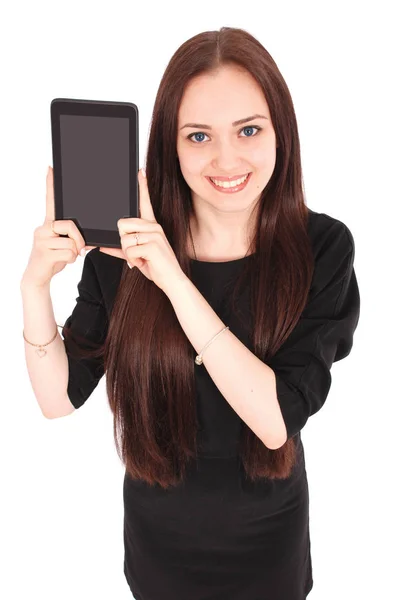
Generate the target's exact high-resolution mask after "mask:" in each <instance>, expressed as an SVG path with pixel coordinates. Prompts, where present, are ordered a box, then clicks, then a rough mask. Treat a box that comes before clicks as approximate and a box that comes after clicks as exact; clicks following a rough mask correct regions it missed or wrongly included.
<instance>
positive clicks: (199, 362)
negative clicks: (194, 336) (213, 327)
mask: <svg viewBox="0 0 401 600" xmlns="http://www.w3.org/2000/svg"><path fill="white" fill-rule="evenodd" d="M226 329H230V328H229V327H228V326H227V327H224V329H222V330H221V331H219V333H216V335H215V336H214V337H212V339H211V340H210V342H208V343H207V344H206V346H205V347H204V348H203V350H201V352H200V354H198V356H197V357H196V358H195V363H196V364H197V365H201V364H202V363H203V353H204V352H205V350H206V348H207V347H208V346H210V344H211V343H212V342H213V341H214V340H215V339H216V338H217V337H218V336H219V335H220V334H221V333H223V331H225V330H226Z"/></svg>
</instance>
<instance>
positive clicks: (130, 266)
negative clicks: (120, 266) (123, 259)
mask: <svg viewBox="0 0 401 600" xmlns="http://www.w3.org/2000/svg"><path fill="white" fill-rule="evenodd" d="M127 265H128V266H129V268H130V269H132V265H130V264H129V262H128V260H127Z"/></svg>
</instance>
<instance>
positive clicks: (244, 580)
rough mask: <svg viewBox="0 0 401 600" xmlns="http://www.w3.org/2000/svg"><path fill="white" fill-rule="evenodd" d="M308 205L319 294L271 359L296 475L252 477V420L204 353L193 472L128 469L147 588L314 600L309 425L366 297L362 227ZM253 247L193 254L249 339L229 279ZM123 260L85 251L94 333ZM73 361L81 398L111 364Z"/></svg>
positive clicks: (137, 588) (169, 599)
mask: <svg viewBox="0 0 401 600" xmlns="http://www.w3.org/2000/svg"><path fill="white" fill-rule="evenodd" d="M308 210H309V235H310V238H311V241H312V247H313V252H314V257H315V271H314V276H313V281H312V285H311V289H310V294H309V299H308V304H307V306H306V307H305V310H304V312H303V314H302V316H301V319H300V320H299V322H298V324H297V326H296V328H295V329H294V330H293V332H292V333H291V335H290V337H289V338H288V339H287V340H286V342H285V343H284V344H283V345H282V347H281V348H280V350H279V351H278V352H277V353H276V354H275V356H274V357H273V359H272V360H271V361H270V362H269V363H268V364H269V366H270V367H271V368H272V369H273V370H274V372H275V375H276V388H277V397H278V401H279V404H280V407H281V411H282V414H283V418H284V421H285V424H286V427H287V433H288V437H294V440H295V442H296V447H297V450H298V452H297V457H298V460H297V465H296V468H295V469H294V471H293V473H292V475H291V476H290V478H288V479H287V480H264V481H263V482H262V483H259V482H258V483H251V482H250V481H249V480H248V479H246V478H245V473H244V469H243V467H242V463H241V462H240V461H239V459H238V455H237V444H238V440H239V434H240V431H241V427H242V424H243V421H242V420H241V419H240V417H239V416H238V415H237V413H236V412H235V411H234V410H233V409H232V407H231V406H230V404H229V403H228V402H227V401H226V400H225V399H224V397H223V396H222V395H221V393H220V392H219V390H218V389H217V387H216V386H215V384H214V382H213V380H212V379H211V378H210V376H209V375H208V372H207V370H206V368H205V366H204V365H201V366H196V365H195V364H194V369H195V374H196V385H197V410H198V418H199V423H200V432H199V433H200V446H199V447H200V451H199V460H198V462H197V463H196V464H193V466H192V468H190V470H189V472H188V476H187V478H186V480H185V483H184V484H182V485H180V486H178V487H176V488H173V489H172V490H169V491H165V490H163V489H162V488H161V487H160V486H156V487H150V486H148V485H147V484H146V483H145V482H142V481H134V480H132V479H131V478H130V477H129V476H128V474H127V472H126V474H125V478H124V484H123V501H124V548H125V558H124V573H125V576H126V579H127V582H128V585H129V587H130V589H131V591H132V594H133V596H134V597H135V598H136V600H161V598H163V599H164V600H305V598H306V596H307V594H308V593H309V592H310V590H311V588H312V585H313V580H312V565H311V554H310V539H309V494H308V482H307V476H306V471H305V462H304V452H303V445H302V441H301V435H300V431H301V429H302V428H303V427H304V425H305V424H306V422H307V420H308V418H309V417H310V416H311V415H313V414H314V413H316V412H317V411H318V410H319V409H320V408H321V407H322V405H323V403H324V401H325V400H326V397H327V395H328V393H329V389H330V385H331V375H330V368H331V366H332V364H333V362H335V361H338V360H341V359H343V358H345V357H346V356H347V355H348V354H349V353H350V351H351V348H352V344H353V334H354V331H355V329H356V327H357V324H358V320H359V309H360V298H359V290H358V284H357V280H356V277H355V271H354V267H353V262H354V240H353V237H352V234H351V232H350V231H349V229H348V228H347V227H346V225H344V224H343V223H342V222H341V221H339V220H337V219H334V218H332V217H330V216H328V215H326V214H324V213H316V212H314V211H312V210H310V209H308ZM248 259H249V257H244V258H242V259H238V260H233V261H229V262H222V263H210V262H202V261H192V269H193V272H192V278H193V282H194V284H195V285H196V287H197V288H198V289H199V291H200V292H201V293H202V294H203V295H204V297H205V298H206V299H207V301H208V302H209V303H210V305H211V306H212V308H213V309H214V310H215V311H216V312H217V314H218V315H219V316H220V318H221V319H222V321H223V322H224V323H225V324H227V325H229V326H230V331H231V332H232V333H234V335H236V336H237V337H238V338H239V339H240V340H241V341H242V342H243V343H244V344H246V345H247V346H248V347H249V338H248V333H249V332H247V331H244V329H243V325H241V324H240V323H239V322H238V321H237V320H236V318H234V317H233V316H232V315H231V314H230V313H229V312H228V309H227V304H225V303H224V288H225V285H226V283H227V282H228V281H229V280H231V281H232V280H233V278H235V277H236V274H237V273H238V272H239V269H240V268H241V266H242V265H243V261H246V260H248ZM122 267H123V261H122V260H121V259H118V258H115V257H111V256H109V255H106V254H104V253H101V252H99V250H98V249H95V250H93V251H91V252H89V253H88V254H87V255H86V257H85V262H84V266H83V271H82V278H81V281H80V282H79V284H78V291H79V296H78V298H77V304H76V306H75V308H74V310H73V312H72V314H71V316H70V317H68V319H67V322H66V324H67V325H70V326H71V327H72V328H73V330H75V331H76V332H77V333H79V334H81V335H83V336H85V337H87V338H89V339H91V340H94V341H96V342H100V341H103V340H104V337H105V333H106V331H107V324H108V319H109V317H110V313H111V310H112V306H113V301H114V298H115V294H116V291H117V287H118V283H119V280H120V276H121V271H122ZM244 308H245V309H246V307H244ZM64 343H65V345H66V350H67V355H68V344H67V342H66V340H64ZM195 354H196V353H195V352H194V356H195ZM68 362H69V369H70V371H69V383H68V395H69V398H70V400H71V402H72V404H73V405H74V406H75V407H76V408H79V407H80V406H82V405H83V404H84V402H85V401H86V400H87V399H88V397H89V396H90V394H91V393H92V392H93V390H94V389H95V387H96V386H97V384H98V382H99V380H100V378H101V377H102V376H103V375H104V369H103V365H102V363H101V362H100V361H99V360H98V359H86V360H81V361H77V360H75V359H73V358H72V357H71V355H68Z"/></svg>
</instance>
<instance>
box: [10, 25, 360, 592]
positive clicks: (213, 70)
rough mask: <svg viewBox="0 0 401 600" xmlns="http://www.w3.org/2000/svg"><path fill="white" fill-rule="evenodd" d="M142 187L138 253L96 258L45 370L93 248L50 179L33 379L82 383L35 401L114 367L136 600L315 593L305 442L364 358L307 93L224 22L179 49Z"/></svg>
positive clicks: (348, 252) (27, 281)
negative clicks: (56, 294) (340, 377)
mask: <svg viewBox="0 0 401 600" xmlns="http://www.w3.org/2000/svg"><path fill="white" fill-rule="evenodd" d="M138 177H139V183H140V218H138V219H134V218H125V219H121V220H120V221H119V223H118V227H119V232H120V236H121V246H122V249H121V250H116V249H107V248H95V249H93V250H92V251H91V252H89V253H88V254H87V255H86V257H85V261H84V266H83V271H82V278H81V281H80V282H79V284H78V290H79V299H78V302H77V304H76V306H75V308H74V310H73V311H72V314H71V315H70V317H69V318H68V319H67V321H66V323H65V325H64V328H63V332H62V333H63V338H64V339H62V338H61V337H60V336H58V335H57V334H56V337H53V340H51V342H48V343H46V344H44V346H43V348H45V347H46V346H47V347H46V348H45V350H46V355H45V356H42V357H41V358H38V356H37V355H35V349H34V347H33V346H32V344H38V342H47V340H48V339H50V338H51V336H52V335H53V334H54V329H56V331H57V328H56V325H55V323H54V318H53V317H52V312H50V311H51V302H50V300H49V291H48V283H49V281H50V279H51V277H52V276H53V275H54V274H55V273H56V272H59V271H60V270H61V269H62V268H63V267H64V266H65V263H66V262H73V261H74V260H75V258H76V256H77V253H78V251H79V250H80V249H81V247H83V246H84V241H83V239H82V236H81V235H80V233H79V231H78V230H77V228H76V227H75V225H74V223H73V222H72V221H54V220H53V219H54V213H52V210H53V197H52V171H51V170H50V172H49V174H48V201H47V202H48V204H47V206H48V211H47V215H46V220H45V223H44V225H43V227H41V228H38V230H37V232H36V236H35V244H34V248H33V251H32V255H31V259H30V262H29V264H28V267H27V270H26V271H25V274H24V278H23V282H22V283H23V284H24V285H22V286H21V287H22V289H23V290H24V292H25V295H26V296H27V295H28V293H29V294H30V298H31V300H30V302H33V300H32V298H33V296H32V293H33V292H32V290H33V288H35V290H36V291H35V294H36V295H35V303H36V308H35V310H37V309H38V306H39V305H41V306H42V310H43V311H47V312H46V315H43V317H44V318H43V319H41V320H40V322H41V323H42V325H41V327H42V328H41V329H39V325H38V324H37V321H36V322H35V325H34V323H33V320H32V323H28V322H27V319H28V310H26V313H25V314H26V320H25V331H24V334H25V335H24V337H25V339H26V341H27V344H26V355H27V361H28V364H29V369H30V372H32V374H33V373H34V372H35V373H37V374H38V373H39V369H40V368H42V369H43V373H44V372H45V371H44V366H43V365H44V364H45V362H44V361H47V371H46V372H47V373H49V372H50V371H51V372H52V373H56V372H58V373H60V372H62V369H64V371H65V379H64V383H66V382H68V385H66V386H64V387H63V389H61V388H60V382H59V379H60V378H58V380H56V377H55V376H54V375H52V376H53V377H54V378H53V381H52V385H53V387H52V388H50V387H49V386H50V383H49V377H50V375H48V376H47V377H43V376H42V377H41V378H40V377H39V375H37V379H36V384H35V385H36V388H35V393H36V394H37V398H38V399H39V397H40V398H41V406H42V410H43V412H44V414H46V415H47V416H60V415H65V414H68V413H69V412H71V411H72V410H75V409H77V408H79V407H81V406H82V405H83V404H84V402H86V400H87V399H88V398H89V397H90V395H91V393H92V392H93V390H94V389H95V387H96V386H97V384H98V382H99V380H100V379H101V377H102V376H103V375H104V374H106V385H107V395H108V399H109V402H110V407H111V410H112V412H113V415H114V435H115V440H116V446H117V450H118V453H119V456H120V458H121V460H122V461H123V463H124V465H125V467H126V474H125V479H124V486H123V498H124V511H125V512H124V546H125V561H124V573H125V576H126V579H127V582H128V584H129V586H130V589H131V591H132V593H133V595H134V597H135V598H136V600H155V599H156V598H157V599H158V598H163V599H165V600H188V599H191V600H204V599H205V598H208V599H209V600H222V599H230V600H256V599H258V600H259V599H260V600H262V599H266V600H304V599H305V598H306V596H307V595H308V593H309V592H310V590H311V588H312V585H313V581H312V567H311V554H310V539H309V495H308V482H307V477H306V471H305V461H304V452H303V446H302V441H301V434H300V432H301V430H302V428H303V427H304V426H305V424H306V423H307V421H308V418H309V417H310V416H311V415H313V414H315V413H316V412H317V411H318V410H319V409H320V408H321V407H322V406H323V404H324V402H325V400H326V398H327V395H328V393H329V389H330V385H331V375H330V369H331V366H332V364H333V362H334V361H338V360H341V359H343V358H345V357H346V356H347V355H348V354H349V353H350V351H351V348H352V344H353V334H354V331H355V329H356V327H357V324H358V319H359V304H360V303H359V291H358V285H357V280H356V277H355V271H354V267H353V261H354V250H355V248H354V240H353V237H352V234H351V232H350V230H349V229H348V228H347V226H346V225H345V224H344V223H342V222H341V221H339V220H337V219H335V218H334V217H331V216H329V215H327V214H324V213H317V212H314V211H313V210H311V209H310V208H308V207H307V206H306V203H305V198H304V193H303V186H302V170H301V158H300V142H299V137H298V129H297V122H296V117H295V112H294V108H293V104H292V100H291V96H290V93H289V90H288V88H287V86H286V84H285V81H284V79H283V77H282V75H281V74H280V71H279V70H278V68H277V66H276V64H275V62H274V61H273V59H272V57H271V56H270V54H269V53H268V52H267V51H266V49H265V48H264V47H263V46H262V45H261V44H260V43H259V42H258V41H257V40H256V39H255V38H254V37H252V36H251V35H250V34H249V33H247V32H245V31H243V30H241V29H233V28H225V27H224V28H222V29H221V30H219V31H211V32H205V33H201V34H199V35H196V36H195V37H193V38H192V39H190V40H188V41H187V42H185V43H184V44H183V45H182V46H181V47H180V48H179V49H178V50H177V51H176V53H175V54H174V56H173V57H172V59H171V61H170V62H169V64H168V66H167V69H166V71H165V73H164V76H163V78H162V81H161V84H160V87H159V90H158V93H157V97H156V102H155V107H154V111H153V119H152V125H151V130H150V137H149V145H148V149H147V156H146V177H144V176H143V175H141V174H138ZM62 233H68V235H69V237H68V238H60V237H59V234H62ZM62 261H64V262H62ZM45 267H46V268H47V271H46V268H45ZM130 267H131V268H130ZM39 290H40V291H39ZM39 296H40V298H39ZM26 302H28V300H26ZM45 316H47V318H45ZM28 326H29V327H30V329H29V327H28ZM45 326H47V327H48V329H47V330H46V331H45V329H44V327H45ZM35 327H36V329H35ZM28 329H29V331H28ZM28 340H29V342H28ZM39 363H41V365H42V366H41V367H39V366H37V365H38V364H39ZM67 363H68V371H67V370H66V368H67ZM49 365H50V367H51V369H50V370H49ZM64 371H63V372H64ZM39 379H40V381H39ZM46 382H47V383H46ZM40 386H47V388H46V390H47V394H46V393H45V391H43V393H40V389H42V390H44V388H40ZM56 386H58V387H57V390H59V394H55V389H56ZM66 387H67V390H66ZM66 391H67V394H66ZM56 399H57V402H58V403H56Z"/></svg>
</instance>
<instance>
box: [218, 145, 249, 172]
mask: <svg viewBox="0 0 401 600" xmlns="http://www.w3.org/2000/svg"><path fill="white" fill-rule="evenodd" d="M245 163H246V161H244V160H243V159H242V158H241V155H240V152H239V150H238V147H236V146H235V144H232V143H231V142H221V143H220V144H218V145H217V147H216V153H215V156H214V158H213V160H212V167H213V170H214V172H215V173H221V174H223V173H227V175H228V176H230V175H232V174H235V173H242V171H241V168H242V169H243V165H244V164H245Z"/></svg>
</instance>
